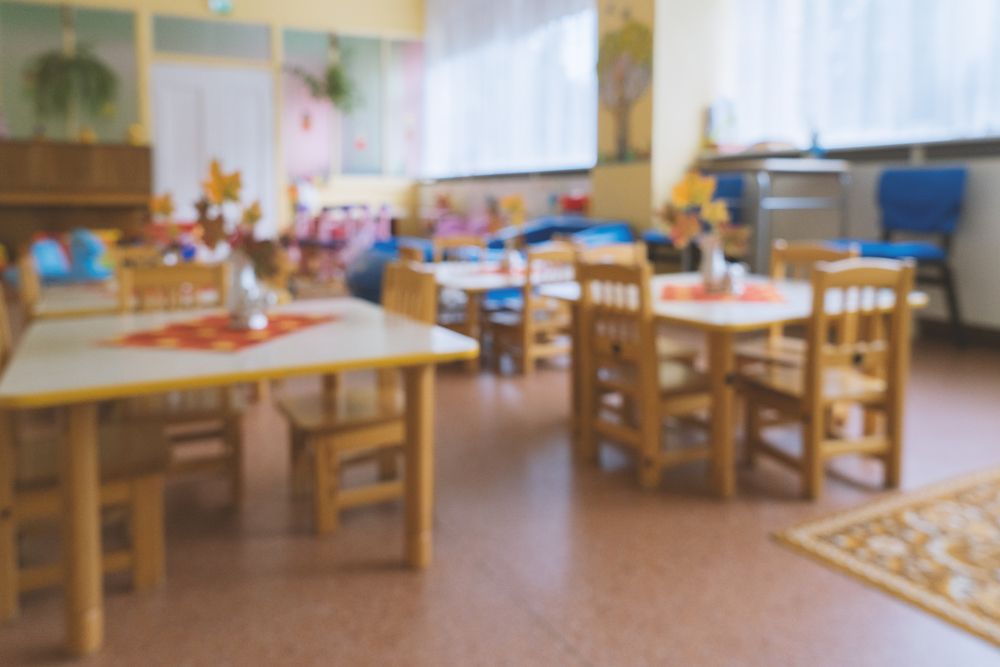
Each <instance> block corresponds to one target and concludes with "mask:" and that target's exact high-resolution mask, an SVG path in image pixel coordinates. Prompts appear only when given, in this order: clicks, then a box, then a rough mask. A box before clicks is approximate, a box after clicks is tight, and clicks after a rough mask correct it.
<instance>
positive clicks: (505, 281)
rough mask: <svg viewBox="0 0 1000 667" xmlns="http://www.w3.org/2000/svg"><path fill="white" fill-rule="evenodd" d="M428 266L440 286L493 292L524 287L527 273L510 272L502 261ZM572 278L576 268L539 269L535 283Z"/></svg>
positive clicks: (441, 263) (522, 271)
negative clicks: (503, 265)
mask: <svg viewBox="0 0 1000 667" xmlns="http://www.w3.org/2000/svg"><path fill="white" fill-rule="evenodd" d="M424 266H425V267H426V269H427V270H430V271H433V272H434V278H435V280H436V281H437V284H438V285H439V286H440V287H446V288H449V289H457V290H462V291H464V292H489V291H491V290H496V289H508V288H520V287H524V279H525V273H524V270H521V271H506V270H503V269H502V265H501V264H500V262H437V263H435V264H425V265H424ZM572 276H573V270H572V268H569V267H554V266H552V267H546V268H543V269H541V270H539V271H538V273H537V274H536V275H535V276H534V281H533V282H534V283H535V284H539V283H549V282H561V281H565V280H569V279H572Z"/></svg>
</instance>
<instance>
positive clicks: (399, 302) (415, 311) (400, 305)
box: [382, 262, 437, 324]
mask: <svg viewBox="0 0 1000 667" xmlns="http://www.w3.org/2000/svg"><path fill="white" fill-rule="evenodd" d="M382 307H383V308H385V309H386V310H387V311H389V312H390V313H395V314H396V315H403V316H404V317H409V318H410V319H414V320H419V321H420V322H423V323H425V324H434V322H435V321H437V283H436V281H435V279H434V274H433V273H431V272H429V271H421V270H419V269H417V268H414V267H413V266H409V265H407V264H405V263H403V262H394V263H392V264H389V265H387V266H386V267H385V273H384V275H383V276H382Z"/></svg>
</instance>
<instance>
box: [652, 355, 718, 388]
mask: <svg viewBox="0 0 1000 667" xmlns="http://www.w3.org/2000/svg"><path fill="white" fill-rule="evenodd" d="M659 379H660V394H661V395H662V396H675V395H678V394H692V393H696V392H703V391H708V387H709V379H708V376H707V375H705V374H704V373H702V372H700V371H698V370H697V369H695V368H694V367H693V366H691V365H690V364H686V363H683V362H680V361H673V360H671V361H661V362H660V370H659Z"/></svg>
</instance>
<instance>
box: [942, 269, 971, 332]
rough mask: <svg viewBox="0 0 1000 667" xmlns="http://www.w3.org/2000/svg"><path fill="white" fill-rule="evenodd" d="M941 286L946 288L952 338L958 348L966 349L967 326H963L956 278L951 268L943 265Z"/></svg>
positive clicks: (945, 293)
mask: <svg viewBox="0 0 1000 667" xmlns="http://www.w3.org/2000/svg"><path fill="white" fill-rule="evenodd" d="M940 271H941V286H942V287H943V288H944V295H945V299H946V300H947V302H948V318H949V320H950V321H951V336H952V341H953V342H954V344H955V346H956V347H960V348H962V347H965V342H966V341H965V326H964V325H963V324H962V313H961V310H960V309H959V306H958V293H957V292H956V291H955V278H954V275H953V274H952V271H951V267H950V266H948V265H947V264H941V269H940Z"/></svg>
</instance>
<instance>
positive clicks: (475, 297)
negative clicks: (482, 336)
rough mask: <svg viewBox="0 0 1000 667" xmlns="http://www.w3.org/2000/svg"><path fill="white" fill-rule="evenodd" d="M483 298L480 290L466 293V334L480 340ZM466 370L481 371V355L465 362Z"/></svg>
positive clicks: (470, 371) (471, 371)
mask: <svg viewBox="0 0 1000 667" xmlns="http://www.w3.org/2000/svg"><path fill="white" fill-rule="evenodd" d="M480 305H481V300H480V298H479V293H478V292H466V293H465V332H464V333H465V335H466V336H468V337H469V338H474V339H475V340H477V341H478V340H479V308H480ZM465 370H466V371H467V372H469V373H478V372H479V357H476V358H475V359H469V360H468V361H466V362H465Z"/></svg>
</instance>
